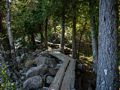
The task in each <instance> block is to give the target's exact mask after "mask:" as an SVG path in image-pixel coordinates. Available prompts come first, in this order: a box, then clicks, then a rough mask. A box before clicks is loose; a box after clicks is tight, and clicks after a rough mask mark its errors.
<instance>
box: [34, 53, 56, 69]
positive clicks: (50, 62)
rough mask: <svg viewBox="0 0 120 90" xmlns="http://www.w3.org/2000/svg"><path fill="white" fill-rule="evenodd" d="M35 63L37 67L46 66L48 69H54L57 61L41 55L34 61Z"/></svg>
mask: <svg viewBox="0 0 120 90" xmlns="http://www.w3.org/2000/svg"><path fill="white" fill-rule="evenodd" d="M35 63H36V64H37V66H39V65H48V66H49V67H56V65H57V61H56V60H55V59H54V58H48V57H44V56H41V55H40V56H38V57H37V58H36V59H35Z"/></svg>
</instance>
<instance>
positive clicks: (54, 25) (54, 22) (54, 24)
mask: <svg viewBox="0 0 120 90" xmlns="http://www.w3.org/2000/svg"><path fill="white" fill-rule="evenodd" d="M53 27H54V32H55V33H56V20H54V21H53Z"/></svg>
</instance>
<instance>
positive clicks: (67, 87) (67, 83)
mask: <svg viewBox="0 0 120 90" xmlns="http://www.w3.org/2000/svg"><path fill="white" fill-rule="evenodd" d="M75 63H76V60H74V59H72V60H70V63H69V66H68V67H67V70H66V72H65V76H64V79H63V81H62V85H61V90H75V87H74V85H75Z"/></svg>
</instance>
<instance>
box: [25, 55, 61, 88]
mask: <svg viewBox="0 0 120 90" xmlns="http://www.w3.org/2000/svg"><path fill="white" fill-rule="evenodd" d="M32 64H34V66H33V65H32V67H30V68H29V69H28V70H27V72H25V73H24V77H25V79H24V81H23V90H48V87H49V85H50V84H51V83H52V81H53V80H54V77H55V75H56V73H57V71H58V69H59V68H60V66H61V65H62V61H60V60H58V59H56V58H54V57H53V56H51V55H49V54H48V53H42V54H40V55H38V56H37V57H36V58H35V59H34V60H33V62H32Z"/></svg>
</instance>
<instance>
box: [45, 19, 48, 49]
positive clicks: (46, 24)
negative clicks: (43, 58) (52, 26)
mask: <svg viewBox="0 0 120 90" xmlns="http://www.w3.org/2000/svg"><path fill="white" fill-rule="evenodd" d="M47 28H48V18H46V20H45V48H46V49H48V32H47Z"/></svg>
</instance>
